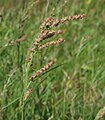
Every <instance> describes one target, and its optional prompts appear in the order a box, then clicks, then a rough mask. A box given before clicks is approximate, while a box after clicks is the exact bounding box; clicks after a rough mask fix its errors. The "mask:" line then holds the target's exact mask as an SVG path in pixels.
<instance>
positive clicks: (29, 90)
mask: <svg viewBox="0 0 105 120" xmlns="http://www.w3.org/2000/svg"><path fill="white" fill-rule="evenodd" d="M31 92H32V88H29V89H28V90H27V92H26V93H25V95H24V98H23V100H24V101H25V100H26V99H27V98H28V96H29V95H30V93H31Z"/></svg>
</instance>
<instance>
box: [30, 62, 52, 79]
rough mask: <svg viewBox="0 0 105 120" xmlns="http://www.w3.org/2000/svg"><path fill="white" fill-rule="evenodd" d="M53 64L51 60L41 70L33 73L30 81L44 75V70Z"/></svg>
mask: <svg viewBox="0 0 105 120" xmlns="http://www.w3.org/2000/svg"><path fill="white" fill-rule="evenodd" d="M53 64H54V60H51V61H50V62H49V63H47V65H45V66H44V67H43V68H41V69H40V70H38V71H37V72H35V73H34V74H33V75H32V76H31V77H30V80H31V81H33V79H34V78H37V77H38V76H39V75H41V74H42V73H44V72H45V71H46V70H48V69H49V68H50V67H51V66H52V65H53Z"/></svg>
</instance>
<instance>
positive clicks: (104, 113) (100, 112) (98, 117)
mask: <svg viewBox="0 0 105 120" xmlns="http://www.w3.org/2000/svg"><path fill="white" fill-rule="evenodd" d="M103 116H105V107H103V108H102V109H100V110H99V112H98V114H97V116H96V118H95V120H100V119H101V118H102V117H103Z"/></svg>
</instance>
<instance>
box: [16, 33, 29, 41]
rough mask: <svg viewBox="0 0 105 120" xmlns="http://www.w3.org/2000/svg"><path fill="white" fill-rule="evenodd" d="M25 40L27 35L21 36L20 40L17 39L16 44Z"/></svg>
mask: <svg viewBox="0 0 105 120" xmlns="http://www.w3.org/2000/svg"><path fill="white" fill-rule="evenodd" d="M26 38H27V35H23V36H22V37H21V38H18V39H17V40H16V42H22V41H24V40H25V39H26Z"/></svg>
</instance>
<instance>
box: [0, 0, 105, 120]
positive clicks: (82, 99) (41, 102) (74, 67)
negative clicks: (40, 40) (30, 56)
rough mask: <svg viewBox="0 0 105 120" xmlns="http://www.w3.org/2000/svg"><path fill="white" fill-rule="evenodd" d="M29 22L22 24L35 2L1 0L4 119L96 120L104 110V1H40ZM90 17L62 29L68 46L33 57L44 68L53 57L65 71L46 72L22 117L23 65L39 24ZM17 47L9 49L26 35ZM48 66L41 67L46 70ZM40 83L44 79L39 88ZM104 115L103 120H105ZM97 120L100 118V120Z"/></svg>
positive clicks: (1, 111) (0, 113) (1, 109)
mask: <svg viewBox="0 0 105 120" xmlns="http://www.w3.org/2000/svg"><path fill="white" fill-rule="evenodd" d="M36 1H37V2H36V4H35V5H34V7H33V8H32V9H31V10H30V11H31V15H30V18H29V19H28V20H27V21H26V22H25V23H24V26H23V27H22V29H19V24H20V23H21V21H22V20H23V18H24V17H25V15H26V13H27V9H28V6H31V5H32V4H33V2H35V1H34V0H0V116H1V119H4V120H20V119H24V120H94V119H95V118H96V116H97V114H98V112H99V111H100V109H102V108H103V107H104V106H105V102H104V101H105V55H104V52H105V32H104V31H105V0H97V1H96V0H36ZM83 13H85V14H86V17H85V18H84V19H82V20H74V21H70V22H67V23H65V24H63V25H60V26H58V27H57V28H56V29H57V30H59V29H62V30H63V35H62V36H55V37H54V38H52V39H51V40H53V39H54V40H55V39H58V38H59V37H63V38H64V39H65V43H63V44H61V45H60V46H57V47H50V48H48V49H47V50H44V51H42V53H39V54H38V55H36V56H35V58H34V60H33V61H34V63H33V69H40V67H41V64H40V63H41V62H42V59H43V58H44V57H45V58H44V59H45V60H44V62H43V63H44V64H45V63H47V61H49V60H50V59H51V58H54V59H56V65H59V64H63V63H65V64H64V65H63V66H61V67H59V68H57V69H54V70H53V71H51V73H47V74H45V75H44V76H42V77H41V78H39V79H38V81H35V82H34V83H33V84H32V85H31V86H32V88H33V89H34V91H33V92H32V94H31V95H30V96H29V98H28V100H27V101H26V102H25V107H24V116H25V117H23V118H22V113H23V112H22V110H21V108H20V107H19V100H20V96H21V93H22V92H23V87H24V81H23V79H24V75H25V73H24V71H25V60H26V57H27V56H26V55H27V53H28V50H29V48H30V47H31V45H32V44H33V42H34V39H35V38H37V37H38V36H39V33H40V29H39V27H40V25H41V23H42V22H43V20H44V19H45V18H47V17H49V16H52V17H54V19H56V18H63V17H66V16H70V15H76V14H83ZM24 34H26V35H28V37H27V39H26V40H25V41H23V42H21V43H20V44H19V45H18V44H15V45H13V46H12V45H8V43H9V42H10V41H14V42H15V40H16V39H17V38H18V37H21V36H22V35H24ZM44 64H43V65H42V66H44ZM40 79H41V80H43V79H45V80H44V82H42V83H41V84H39V82H40ZM104 115H105V111H103V115H102V116H101V118H100V119H101V120H104V119H105V116H104ZM96 120H97V119H96Z"/></svg>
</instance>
